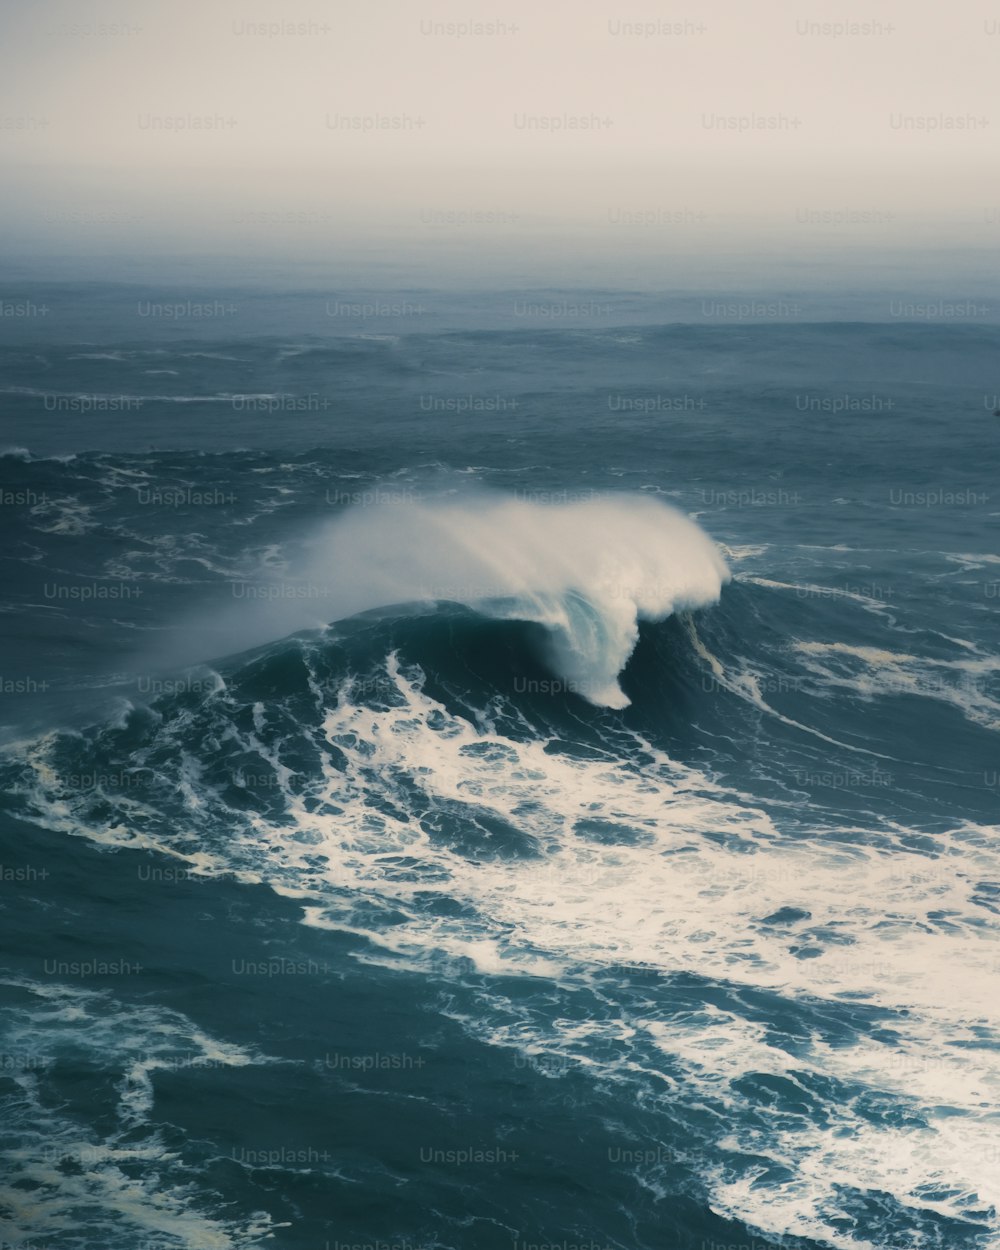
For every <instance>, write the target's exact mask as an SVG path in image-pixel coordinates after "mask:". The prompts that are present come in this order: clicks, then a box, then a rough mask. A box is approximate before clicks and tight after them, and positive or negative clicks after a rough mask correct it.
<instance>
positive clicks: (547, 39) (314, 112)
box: [0, 0, 1000, 258]
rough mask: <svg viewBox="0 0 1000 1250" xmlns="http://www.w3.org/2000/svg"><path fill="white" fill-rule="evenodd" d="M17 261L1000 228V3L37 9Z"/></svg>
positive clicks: (29, 45)
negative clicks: (26, 255) (59, 255)
mask: <svg viewBox="0 0 1000 1250" xmlns="http://www.w3.org/2000/svg"><path fill="white" fill-rule="evenodd" d="M3 26H4V30H3V32H2V37H0V49H2V51H0V159H2V160H3V164H4V167H5V169H6V170H7V175H6V177H5V182H6V183H7V185H8V188H9V191H10V194H9V195H8V196H7V197H6V204H5V207H4V208H3V210H2V211H3V220H2V222H0V225H2V227H3V238H4V240H5V242H4V245H3V246H4V253H5V254H7V255H9V254H11V253H12V252H16V251H17V249H18V248H26V249H28V250H29V252H33V253H38V254H44V253H45V252H46V251H47V250H48V251H54V252H60V251H61V252H68V253H73V252H89V253H94V254H98V255H99V254H103V253H107V254H109V255H111V254H113V255H116V256H119V257H121V256H123V255H125V254H127V253H129V252H130V251H133V252H135V253H136V254H142V253H145V252H148V251H150V250H153V251H156V252H162V253H171V252H184V251H188V252H190V251H198V252H204V253H208V254H216V253H219V252H226V253H227V254H234V255H235V254H240V255H245V256H251V255H255V254H260V255H269V256H283V255H290V256H309V255H316V256H317V257H319V258H322V257H324V256H325V255H327V254H329V255H333V254H335V253H336V252H337V251H338V249H343V248H344V247H345V246H348V245H351V246H363V245H366V244H367V245H374V246H375V247H376V252H377V251H378V249H379V248H386V247H390V249H391V248H397V249H402V250H401V251H399V254H400V255H402V254H403V252H405V249H406V248H407V247H411V248H412V247H413V245H414V244H415V245H416V246H417V247H418V248H425V249H428V250H429V251H431V252H433V251H438V252H444V251H449V250H450V251H452V252H454V253H455V254H458V255H460V254H463V253H464V254H468V253H469V252H470V251H471V252H472V253H475V251H476V249H477V248H484V249H494V250H498V251H499V252H501V253H502V252H504V250H506V251H508V252H511V253H514V252H517V251H518V249H522V250H523V249H529V250H530V248H531V247H532V246H535V247H537V246H538V245H539V241H542V242H544V243H545V244H546V245H547V246H551V247H554V248H556V249H558V248H560V247H562V248H571V247H574V246H575V247H582V246H584V245H586V246H587V247H588V248H590V250H591V253H592V254H600V253H601V252H602V251H608V252H619V251H620V252H624V253H628V252H630V251H631V252H633V253H637V254H642V253H644V252H647V251H650V250H652V251H654V252H656V253H657V254H666V253H670V252H676V253H689V252H699V251H705V250H717V249H720V248H722V249H725V248H736V249H738V248H739V247H740V246H741V245H742V246H745V244H746V241H747V240H750V239H755V240H757V241H758V243H759V244H760V245H761V246H764V247H767V248H775V249H779V250H782V251H784V252H785V253H786V254H788V255H796V254H800V255H803V256H806V255H809V254H812V253H814V252H816V251H817V250H823V249H833V250H834V251H836V249H838V248H845V249H848V250H850V251H852V252H858V250H859V249H860V250H861V251H864V249H866V248H871V249H875V250H876V251H878V250H884V249H886V248H890V247H894V246H898V245H900V244H905V245H907V246H912V245H914V244H916V245H918V246H921V247H926V246H932V247H941V246H954V245H959V246H966V247H977V248H989V247H991V246H994V245H995V244H996V242H998V241H1000V159H998V152H1000V108H998V102H1000V86H998V81H1000V75H998V72H997V70H998V65H1000V8H997V6H996V5H992V6H991V5H988V4H981V3H977V2H975V0H960V2H959V3H957V4H954V5H950V6H941V5H939V4H932V3H931V2H930V0H906V2H905V3H903V2H902V0H899V2H897V3H886V2H884V0H879V2H878V3H874V0H873V2H872V3H870V4H868V5H867V6H865V5H864V4H851V5H848V6H846V8H845V7H842V6H841V5H838V4H830V3H816V2H810V3H809V4H803V3H794V2H792V0H766V2H763V3H760V4H749V3H746V2H745V0H742V2H737V0H710V2H709V3H698V4H695V3H690V4H686V3H684V2H683V0H678V3H676V4H672V5H671V4H651V3H648V2H643V0H635V2H631V0H628V2H626V3H624V4H622V5H621V6H620V7H613V6H611V5H610V4H602V3H597V2H596V0H572V2H565V0H557V2H551V0H550V2H549V3H547V4H539V3H535V4H529V3H526V2H522V0H515V2H513V3H512V2H511V0H503V2H502V3H499V4H494V5H490V4H477V5H475V6H473V7H469V6H458V5H452V4H443V3H440V2H428V3H426V4H423V3H420V2H419V0H409V2H404V0H363V2H362V0H339V2H338V3H337V4H323V3H316V2H313V0H301V3H300V2H299V0H286V2H285V3H280V4H279V3H277V0H271V2H269V3H260V2H240V3H237V2H235V0H211V2H210V3H204V2H202V3H195V2H193V0H128V2H126V0H99V2H98V3H94V4H82V3H72V4H71V3H56V2H52V0H50V2H48V3H46V2H45V0H42V2H41V3H30V4H16V5H15V4H13V3H11V0H6V3H5V9H4V13H3Z"/></svg>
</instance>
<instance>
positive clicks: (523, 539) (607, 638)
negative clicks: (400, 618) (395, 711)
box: [313, 493, 729, 708]
mask: <svg viewBox="0 0 1000 1250" xmlns="http://www.w3.org/2000/svg"><path fill="white" fill-rule="evenodd" d="M313 560H314V562H315V568H314V570H313V574H314V575H315V576H317V577H322V576H326V577H329V576H330V575H331V574H335V575H336V576H337V578H338V581H339V584H340V586H341V588H342V594H343V598H344V601H345V607H347V608H348V609H349V610H350V612H352V613H356V612H360V611H365V610H371V609H373V608H379V607H385V606H387V605H390V604H394V603H400V602H403V601H414V600H419V601H445V600H447V601H454V602H458V603H462V604H465V605H466V606H467V607H471V608H474V609H475V610H477V611H479V612H482V613H483V614H485V615H488V616H492V617H495V618H499V619H509V620H526V621H533V622H536V623H538V624H540V625H542V626H544V628H545V629H546V631H547V633H548V637H549V645H548V654H547V656H546V659H547V662H548V663H549V665H550V667H552V669H553V670H554V671H555V672H556V674H557V675H558V676H559V677H560V678H562V679H563V680H564V681H565V682H566V684H567V688H568V689H573V690H575V691H576V692H577V693H579V694H582V695H583V696H584V697H585V698H587V699H588V700H589V701H590V702H591V703H595V704H597V705H600V706H605V707H614V708H620V707H626V706H627V705H628V702H629V700H628V698H627V697H626V696H625V694H624V693H623V691H622V689H621V687H620V685H619V684H618V675H619V674H620V672H621V670H622V669H623V668H624V667H625V664H626V663H627V662H628V658H629V656H630V655H631V654H632V650H633V648H634V646H635V644H636V641H637V639H638V632H639V621H640V620H662V619H664V618H665V617H668V616H670V615H671V614H672V613H674V612H677V611H683V610H688V609H693V608H699V607H704V606H707V605H709V604H712V603H715V602H717V601H718V598H719V595H720V593H721V590H722V586H723V584H724V583H725V582H726V581H727V580H728V578H729V572H728V569H727V567H726V564H725V561H724V560H723V558H722V556H721V554H720V553H719V551H718V550H717V548H716V546H715V544H714V543H713V542H712V540H711V539H710V538H709V537H708V535H706V534H705V533H704V531H703V530H701V529H700V528H699V527H698V526H697V525H696V524H695V523H694V522H693V521H691V520H689V519H688V518H687V517H686V516H684V515H683V514H682V513H681V512H678V511H677V510H676V509H674V508H671V507H669V506H668V505H666V504H664V503H661V502H660V501H658V500H656V499H652V498H650V497H647V496H644V495H609V496H596V497H594V498H589V499H586V500H584V501H580V502H571V503H565V504H552V503H538V502H534V501H531V500H526V499H517V498H514V499H512V498H509V497H505V496H497V495H492V494H486V493H480V494H477V495H475V496H464V497H462V498H460V499H437V500H423V501H411V500H404V501H399V502H391V503H388V504H379V505H378V506H376V507H364V506H358V507H355V508H353V509H351V510H349V511H348V512H346V513H345V514H343V515H342V516H341V517H340V518H339V519H338V520H337V521H336V522H335V523H334V524H333V525H331V526H330V527H329V529H328V530H327V531H326V532H325V533H324V534H323V535H322V536H321V538H320V539H318V540H317V541H316V543H314V551H313Z"/></svg>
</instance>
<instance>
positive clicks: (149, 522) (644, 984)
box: [0, 288, 1000, 1250]
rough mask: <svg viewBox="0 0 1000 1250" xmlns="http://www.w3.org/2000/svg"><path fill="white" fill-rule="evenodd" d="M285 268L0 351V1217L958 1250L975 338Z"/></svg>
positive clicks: (994, 769) (985, 1201)
mask: <svg viewBox="0 0 1000 1250" xmlns="http://www.w3.org/2000/svg"><path fill="white" fill-rule="evenodd" d="M112 294H114V293H112ZM147 295H148V296H149V300H150V301H154V300H155V299H156V293H149V292H146V293H140V294H139V299H140V300H141V299H145V298H146V296H147ZM41 298H42V297H41V295H39V296H38V299H39V300H41ZM282 298H283V301H284V302H283V303H282V304H281V308H280V310H279V311H280V312H281V315H282V317H285V318H286V319H287V321H288V324H289V325H290V326H291V327H293V331H294V332H291V331H290V332H289V334H288V335H287V336H285V337H282V336H277V335H275V334H273V333H270V332H268V333H264V332H263V330H262V328H261V327H260V326H257V325H255V324H254V323H253V321H252V319H251V321H250V322H249V323H246V324H241V326H240V328H239V329H238V330H237V329H234V328H232V327H231V326H229V325H227V324H226V319H225V317H223V316H221V315H220V316H219V317H216V318H207V319H206V320H205V321H204V323H201V322H199V323H198V324H195V320H196V319H195V318H194V317H193V316H192V315H191V314H190V312H189V313H188V314H187V315H186V316H184V317H179V318H177V319H176V320H174V321H172V322H171V323H170V324H166V322H165V321H164V320H163V319H162V318H159V319H157V318H151V319H144V318H141V317H140V318H137V317H136V316H134V315H132V316H131V317H130V318H129V317H126V316H125V315H124V313H122V311H121V308H122V305H121V300H120V292H119V293H118V294H117V295H116V296H115V297H114V298H112V295H109V294H107V293H106V292H102V291H101V289H100V288H87V289H85V290H82V291H77V292H69V293H68V294H67V293H65V292H64V293H63V300H64V304H63V305H62V306H61V309H62V313H63V315H62V316H61V318H59V319H53V320H48V319H47V318H42V317H36V318H34V319H32V318H27V317H26V318H21V319H20V320H19V321H18V322H17V324H16V326H15V327H14V333H12V335H11V337H10V341H9V342H8V345H7V347H6V348H5V349H4V351H3V354H2V357H0V400H2V405H3V409H2V410H3V423H4V437H5V438H6V440H7V442H8V443H9V450H8V451H7V452H6V454H5V455H4V457H3V459H2V460H0V469H2V473H0V489H2V491H3V496H2V498H3V508H2V512H3V516H4V519H5V521H6V525H5V541H4V545H3V550H2V552H0V557H2V559H3V569H4V585H5V595H4V613H3V617H2V627H3V631H4V648H3V650H4V661H3V673H2V679H3V687H2V690H3V703H2V715H0V723H2V725H3V733H4V738H5V744H6V745H5V751H4V759H3V788H4V791H5V793H6V796H7V797H6V798H5V800H4V805H5V819H4V821H3V824H2V826H0V831H2V832H0V836H2V839H3V846H2V848H0V864H2V896H0V897H2V902H3V911H2V917H3V919H2V927H3V934H4V942H3V957H2V960H0V964H2V969H3V971H2V992H3V998H4V1000H5V1006H6V1012H5V1015H4V1025H3V1029H4V1035H3V1040H2V1043H0V1049H2V1054H0V1063H2V1067H0V1092H2V1094H3V1099H4V1114H3V1118H2V1121H0V1148H2V1151H3V1154H4V1161H5V1165H6V1182H5V1186H4V1189H3V1192H2V1205H0V1234H2V1236H3V1238H4V1240H5V1241H6V1242H7V1243H12V1244H14V1245H18V1246H22V1247H25V1250H27V1247H28V1246H31V1247H41V1246H42V1245H45V1246H50V1247H58V1248H60V1250H62V1248H63V1247H66V1248H69V1247H87V1250H90V1248H91V1247H94V1246H98V1245H100V1246H102V1247H107V1248H108V1250H118V1248H121V1250H134V1248H135V1247H137V1246H142V1247H145V1248H146V1250H153V1248H154V1247H155V1248H156V1250H168V1248H174V1247H177V1248H180V1247H187V1248H188V1250H202V1248H204V1250H208V1248H209V1247H231V1248H232V1250H243V1248H246V1247H256V1246H274V1247H276V1248H280V1250H284V1248H285V1247H287V1248H288V1250H306V1248H308V1247H315V1248H316V1250H328V1248H332V1247H345V1246H347V1245H354V1244H363V1245H365V1246H383V1245H398V1246H407V1247H412V1248H414V1250H416V1248H418V1247H419V1248H423V1247H438V1248H442V1250H443V1248H445V1247H448V1248H452V1247H454V1248H459V1247H461V1248H462V1250H464V1248H465V1247H470V1248H471V1247H475V1248H476V1250H479V1248H482V1250H491V1248H493V1247H510V1246H511V1243H512V1242H513V1243H514V1244H515V1250H521V1247H522V1244H523V1245H524V1246H530V1245H535V1244H549V1245H557V1246H560V1247H563V1250H566V1248H567V1247H569V1246H583V1245H587V1246H601V1247H615V1248H616V1250H617V1248H622V1250H645V1248H647V1247H649V1248H653V1247H656V1248H661V1247H669V1248H672V1247H682V1248H687V1247H697V1248H698V1250H710V1248H711V1247H713V1246H715V1247H718V1246H723V1245H726V1246H729V1245H739V1246H740V1247H750V1246H753V1247H755V1248H756V1250H763V1248H765V1247H766V1248H768V1250H771V1248H774V1247H778V1246H785V1247H795V1248H797V1250H804V1248H806V1247H809V1248H816V1247H837V1248H838V1250H843V1248H848V1247H849V1248H851V1250H856V1248H860V1247H872V1248H877V1250H887V1248H894V1250H895V1248H898V1250H904V1248H905V1250H924V1248H925V1247H942V1248H944V1247H947V1248H948V1250H973V1248H976V1250H980V1248H982V1247H991V1246H994V1245H1000V1215H998V1212H997V1203H998V1201H1000V1107H998V1098H997V1094H998V1087H1000V1066H998V1040H1000V1032H998V1030H1000V996H998V995H997V984H998V973H1000V946H998V944H997V927H998V920H997V917H998V906H1000V843H998V828H997V814H998V810H1000V775H998V769H1000V752H998V750H997V742H998V739H997V731H998V729H1000V652H998V647H997V640H998V628H997V606H998V598H1000V555H998V554H997V543H996V533H997V524H996V523H997V515H998V513H1000V505H998V503H997V498H996V482H997V480H998V478H997V467H998V454H997V440H998V438H1000V425H998V422H997V419H996V418H995V417H994V416H993V409H994V408H996V407H997V406H998V402H997V399H996V396H995V395H994V393H993V390H994V386H995V384H996V374H995V368H996V359H997V357H996V349H997V342H998V335H997V330H996V328H995V327H990V326H983V325H976V326H972V325H968V326H963V325H935V324H927V323H922V322H919V321H911V322H905V323H904V322H901V321H898V320H897V321H895V322H892V323H886V324H878V323H867V324H862V323H846V322H845V323H833V322H817V323H812V324H807V323H801V322H795V323H793V324H780V323H775V322H767V323H757V322H754V323H752V324H742V323H741V324H726V323H724V322H722V323H720V322H719V321H718V320H716V321H714V322H713V323H712V324H699V323H695V322H692V323H690V324H662V323H655V324H653V323H651V322H649V323H642V321H641V318H640V319H638V320H637V319H636V318H637V314H635V313H633V314H632V315H631V316H630V317H627V318H624V319H620V324H619V323H615V318H614V317H609V316H604V317H603V320H602V319H601V318H600V317H597V316H596V315H595V316H592V317H589V319H588V318H583V319H582V320H580V319H577V322H574V324H573V326H572V327H570V326H569V325H568V324H567V321H568V319H569V318H568V314H564V315H563V316H562V319H561V320H556V321H555V323H554V322H553V318H552V317H550V318H549V319H548V321H545V318H543V317H541V316H540V315H538V316H536V317H535V319H534V321H532V322H531V324H523V323H521V322H519V323H517V324H503V323H500V322H498V321H497V319H496V318H492V317H487V316H485V315H484V316H483V317H482V318H480V320H479V321H478V322H477V321H476V319H475V303H474V301H471V300H458V299H457V298H456V299H455V300H454V301H453V303H452V305H450V306H449V309H450V311H449V312H448V315H446V316H443V318H441V320H443V322H444V323H445V324H440V325H435V324H434V323H433V318H431V319H427V318H426V317H425V318H424V319H423V320H421V318H422V317H423V314H418V313H408V312H404V313H401V314H399V315H396V316H393V315H389V314H386V315H382V314H379V315H378V316H376V317H373V316H371V315H369V316H368V317H367V318H366V317H364V316H360V317H354V318H353V319H349V323H345V324H343V325H341V323H340V322H337V323H336V324H335V325H334V326H333V327H332V328H331V326H330V325H329V324H327V325H325V326H322V327H319V328H317V329H315V330H313V331H312V332H310V330H309V326H310V325H311V324H312V323H311V321H310V315H309V307H310V305H309V302H308V301H307V300H305V299H303V300H300V301H298V302H296V300H295V298H294V297H291V296H287V297H282ZM386 298H387V299H388V297H386ZM397 298H398V300H401V301H405V300H416V299H417V298H418V297H417V296H399V297H397ZM438 298H439V301H440V299H441V298H442V297H438ZM518 298H520V297H518ZM533 298H534V297H532V296H525V297H524V299H525V300H526V301H527V300H529V299H533ZM588 298H589V297H588ZM597 298H601V299H604V298H605V297H604V296H603V295H602V296H599V297H598V296H595V299H597ZM116 299H117V300H118V302H117V303H116ZM279 302H280V301H279ZM345 315H346V314H345ZM528 320H529V321H530V320H531V319H530V318H528ZM523 321H524V318H522V322H523ZM373 325H374V326H376V327H377V328H376V329H375V330H373V328H372V327H373ZM669 509H673V510H675V511H670V510H669ZM678 512H679V513H681V514H686V515H687V517H688V518H689V520H684V519H683V517H680V516H678ZM698 527H700V529H699V528H698ZM706 536H707V537H706ZM709 540H711V542H710V541H709ZM619 667H621V672H620V674H619V673H618V671H617V670H618V669H619Z"/></svg>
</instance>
